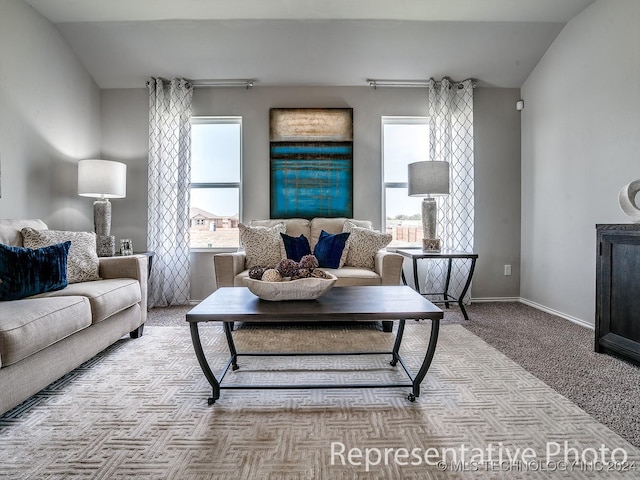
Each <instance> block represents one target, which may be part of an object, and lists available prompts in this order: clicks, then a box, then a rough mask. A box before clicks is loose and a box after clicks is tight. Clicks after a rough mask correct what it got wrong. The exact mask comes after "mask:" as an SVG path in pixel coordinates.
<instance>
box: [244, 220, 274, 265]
mask: <svg viewBox="0 0 640 480" xmlns="http://www.w3.org/2000/svg"><path fill="white" fill-rule="evenodd" d="M238 227H239V228H240V244H241V245H242V247H243V248H244V250H245V252H246V255H247V259H246V264H245V268H251V267H268V268H273V267H275V266H276V264H277V263H278V262H279V261H280V260H282V259H283V258H284V257H283V252H284V247H283V246H282V239H281V238H280V234H281V233H284V232H285V226H284V223H277V224H276V225H274V226H272V227H262V226H255V227H253V226H247V225H244V224H242V223H240V224H238Z"/></svg>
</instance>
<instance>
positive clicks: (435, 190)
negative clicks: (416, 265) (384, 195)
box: [409, 161, 449, 252]
mask: <svg viewBox="0 0 640 480" xmlns="http://www.w3.org/2000/svg"><path fill="white" fill-rule="evenodd" d="M448 194H449V162H441V161H433V162H431V161H427V162H415V163H410V164H409V196H410V197H424V199H423V200H422V249H423V250H424V251H429V252H439V251H440V250H441V249H442V242H441V240H440V239H439V238H437V236H436V227H437V225H438V205H437V203H436V199H435V198H433V197H434V196H435V195H448Z"/></svg>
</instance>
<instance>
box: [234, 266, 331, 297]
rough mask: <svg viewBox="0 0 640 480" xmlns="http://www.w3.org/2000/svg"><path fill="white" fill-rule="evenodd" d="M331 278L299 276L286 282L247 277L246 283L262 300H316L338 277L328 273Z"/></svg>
mask: <svg viewBox="0 0 640 480" xmlns="http://www.w3.org/2000/svg"><path fill="white" fill-rule="evenodd" d="M327 275H329V276H330V277H331V278H316V277H309V278H299V279H297V280H289V281H284V282H263V281H262V280H254V279H253V278H248V277H247V278H245V279H244V283H245V285H246V286H247V288H248V289H249V290H250V291H251V293H253V294H254V295H256V296H258V297H260V298H261V299H262V300H269V301H272V302H278V301H280V300H315V299H316V298H318V297H319V296H320V295H322V294H324V293H326V292H328V291H329V290H330V289H331V287H333V284H334V283H336V280H338V278H337V277H336V276H335V275H331V274H330V273H328V274H327Z"/></svg>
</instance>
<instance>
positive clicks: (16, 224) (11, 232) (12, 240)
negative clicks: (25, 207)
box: [0, 219, 47, 247]
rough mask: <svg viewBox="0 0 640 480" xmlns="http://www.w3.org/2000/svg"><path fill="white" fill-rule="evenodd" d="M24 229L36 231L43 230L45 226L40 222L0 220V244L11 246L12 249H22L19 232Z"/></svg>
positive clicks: (37, 220)
mask: <svg viewBox="0 0 640 480" xmlns="http://www.w3.org/2000/svg"><path fill="white" fill-rule="evenodd" d="M25 227H31V228H35V229H36V230H44V229H46V228H47V224H46V223H44V222H43V221H42V220H39V219H33V220H22V219H19V220H7V219H3V220H0V243H3V244H4V245H11V246H13V247H22V246H23V244H22V233H21V230H22V229H23V228H25Z"/></svg>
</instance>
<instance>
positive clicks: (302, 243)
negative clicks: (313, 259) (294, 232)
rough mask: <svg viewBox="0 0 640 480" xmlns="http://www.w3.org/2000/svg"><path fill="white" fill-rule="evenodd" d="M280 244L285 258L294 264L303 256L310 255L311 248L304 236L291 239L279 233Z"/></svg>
mask: <svg viewBox="0 0 640 480" xmlns="http://www.w3.org/2000/svg"><path fill="white" fill-rule="evenodd" d="M280 236H281V237H282V243H283V244H284V251H285V254H286V257H287V258H290V259H291V260H293V261H295V262H299V261H300V259H301V258H302V257H304V256H305V255H311V247H310V246H309V240H308V239H307V237H305V236H304V235H300V236H298V237H292V236H290V235H287V234H286V233H281V234H280Z"/></svg>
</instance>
